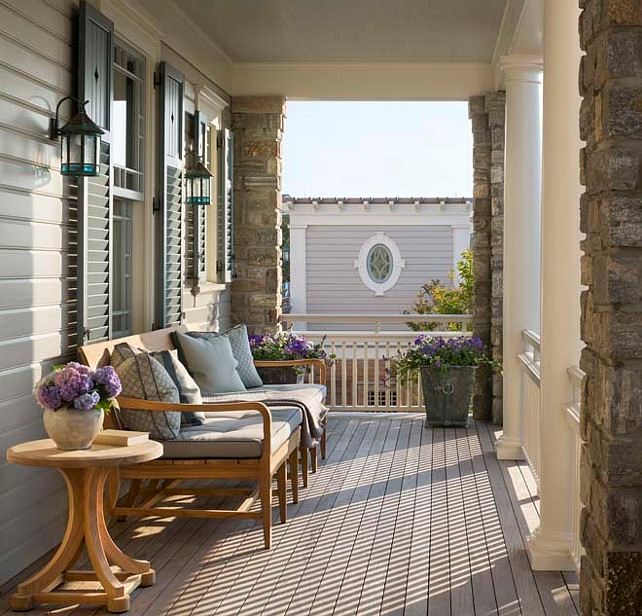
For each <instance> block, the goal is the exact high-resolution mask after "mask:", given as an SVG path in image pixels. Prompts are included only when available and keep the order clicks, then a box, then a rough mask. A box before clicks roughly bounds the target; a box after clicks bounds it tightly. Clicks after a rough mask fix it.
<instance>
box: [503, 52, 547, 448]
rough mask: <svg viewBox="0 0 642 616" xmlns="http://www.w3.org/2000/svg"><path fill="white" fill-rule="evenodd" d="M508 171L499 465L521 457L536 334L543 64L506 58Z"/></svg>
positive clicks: (504, 69) (506, 172)
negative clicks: (527, 344)
mask: <svg viewBox="0 0 642 616" xmlns="http://www.w3.org/2000/svg"><path fill="white" fill-rule="evenodd" d="M501 69H502V71H503V73H504V76H505V84H506V163H505V164H506V168H505V178H504V182H505V188H504V315H503V316H504V341H503V345H504V353H503V358H504V434H503V436H502V437H501V439H500V440H499V442H498V443H497V457H498V458H499V459H500V460H515V459H521V458H523V457H524V454H523V451H522V442H521V428H522V426H521V411H520V398H521V387H522V371H521V367H520V365H519V362H518V359H517V357H518V355H519V354H520V353H522V352H523V350H524V344H523V342H522V330H524V329H531V330H534V331H537V332H539V330H540V298H539V294H540V289H539V286H540V254H541V247H540V218H541V188H542V187H541V183H542V161H541V157H542V109H541V96H542V64H541V59H538V58H537V57H533V56H505V57H503V58H502V61H501Z"/></svg>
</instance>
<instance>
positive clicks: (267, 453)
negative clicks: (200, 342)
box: [79, 326, 326, 549]
mask: <svg viewBox="0 0 642 616" xmlns="http://www.w3.org/2000/svg"><path fill="white" fill-rule="evenodd" d="M177 330H178V331H188V327H186V326H179V327H174V328H167V329H162V330H157V331H153V332H149V333H144V334H140V335H134V336H128V337H126V338H120V339H116V340H109V341H105V342H98V343H93V344H89V345H86V346H82V347H80V348H79V355H80V358H81V360H82V361H83V362H84V363H85V364H86V365H88V366H90V367H92V368H97V367H99V366H104V365H108V364H109V362H110V356H111V353H112V351H113V349H114V347H115V346H116V345H117V344H119V343H123V342H126V343H129V344H130V345H131V346H133V347H135V348H139V349H142V350H146V351H150V352H152V351H163V350H172V349H174V344H173V342H172V337H171V333H172V332H173V331H177ZM255 365H256V366H257V367H270V366H286V365H287V366H308V367H313V369H314V371H315V374H318V376H319V380H320V382H321V383H325V364H324V363H323V362H322V361H320V360H296V361H288V362H267V361H261V362H255ZM242 396H243V394H242V392H241V393H239V399H242ZM119 402H120V405H121V407H123V408H127V409H131V410H139V411H151V412H166V411H176V410H180V411H203V412H205V413H206V414H214V417H215V418H216V417H219V414H220V417H221V418H226V420H227V421H229V420H230V418H231V419H232V420H234V419H235V418H236V417H237V415H241V416H242V417H247V416H248V415H250V414H251V415H253V416H255V417H256V418H257V419H256V422H258V417H259V416H260V428H257V427H255V428H254V429H255V431H256V429H259V430H260V432H261V435H262V436H261V442H262V444H261V447H260V455H258V457H256V456H257V454H247V452H246V453H245V454H243V455H241V456H239V457H219V456H211V457H210V456H208V457H204V458H198V457H195V458H191V457H186V456H181V457H180V458H177V459H172V458H168V457H163V458H161V459H158V460H153V461H151V462H145V463H143V464H137V465H134V466H128V467H124V468H121V469H120V470H119V471H118V473H119V474H118V475H114V476H112V477H111V478H110V480H109V500H110V506H111V508H112V513H113V514H114V515H115V516H117V517H121V518H122V517H126V516H163V517H205V518H223V517H241V518H254V519H260V520H261V522H262V525H263V533H264V541H265V547H266V548H268V549H269V548H270V546H271V527H272V496H273V491H272V482H273V479H274V478H276V482H277V490H276V493H277V494H278V502H279V509H280V517H281V521H282V522H285V521H286V519H287V512H286V493H287V475H288V471H287V464H288V463H289V465H290V479H291V486H292V497H293V500H294V502H297V501H298V468H299V445H300V435H301V428H300V426H297V427H295V428H292V426H289V429H290V433H289V434H288V435H287V438H285V437H284V434H285V433H284V432H283V426H281V428H280V429H279V430H278V431H277V432H276V433H275V431H274V428H275V427H278V425H277V424H278V423H279V422H277V421H275V420H274V416H278V413H279V412H278V411H271V410H270V409H269V408H268V407H267V406H266V405H265V404H263V403H261V402H249V401H246V402H232V403H229V402H221V403H213V404H212V403H208V404H202V405H189V404H168V403H162V402H154V401H148V400H139V399H132V398H123V397H121V398H119ZM250 411H254V412H255V413H248V412H250ZM230 414H231V415H230ZM107 421H108V422H111V423H109V425H110V427H118V426H117V425H116V424H114V418H109V417H108V419H107ZM285 421H286V423H287V421H288V419H287V418H286V419H285ZM282 423H283V421H281V424H282ZM239 425H240V422H239ZM244 425H246V426H247V421H245V424H244ZM279 425H280V424H279ZM286 427H288V426H286ZM325 441H326V439H325V430H324V434H323V437H322V439H321V455H322V457H325ZM168 442H169V441H168ZM301 454H302V455H301V467H302V471H303V476H304V477H303V479H304V485H307V472H308V464H307V462H308V456H309V455H310V454H311V456H312V469H313V470H316V458H317V452H316V449H314V450H312V451H310V452H308V451H307V450H303V451H302V452H301ZM195 479H196V480H199V479H200V480H211V479H225V480H239V481H241V480H244V481H251V482H253V483H255V484H256V485H257V487H256V488H252V489H246V488H238V487H232V488H193V487H187V486H184V485H183V483H184V482H185V481H188V480H195ZM123 480H131V484H130V488H129V492H128V493H127V494H126V495H125V496H124V497H123V498H122V499H119V497H118V496H119V494H120V483H121V481H123ZM177 495H185V496H205V497H207V496H214V495H223V496H237V497H239V499H242V501H241V503H240V504H239V505H238V506H237V507H236V508H235V509H188V508H176V507H175V505H174V504H172V505H173V506H172V507H171V508H170V507H168V506H165V507H163V506H162V504H163V501H166V500H167V499H168V498H170V497H175V496H177ZM257 498H258V500H259V501H260V509H259V511H255V510H252V507H253V505H254V503H255V502H256V500H257Z"/></svg>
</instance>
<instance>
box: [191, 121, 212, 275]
mask: <svg viewBox="0 0 642 616" xmlns="http://www.w3.org/2000/svg"><path fill="white" fill-rule="evenodd" d="M194 124H195V126H194V136H195V139H194V151H195V152H196V153H197V155H198V156H200V157H202V159H203V164H204V165H205V166H206V167H207V168H208V169H210V167H211V164H212V155H211V152H210V125H209V122H208V121H207V117H206V116H205V114H204V113H203V112H202V111H197V112H196V114H195V116H194ZM206 207H207V206H204V205H197V206H194V207H193V212H192V217H193V221H194V222H193V224H194V229H193V246H192V250H193V253H192V254H193V257H192V258H193V271H192V276H193V278H194V280H195V281H197V282H198V281H201V280H205V277H206V269H205V259H206V244H207V223H206V218H207V216H206V212H207V211H206V209H205V208H206Z"/></svg>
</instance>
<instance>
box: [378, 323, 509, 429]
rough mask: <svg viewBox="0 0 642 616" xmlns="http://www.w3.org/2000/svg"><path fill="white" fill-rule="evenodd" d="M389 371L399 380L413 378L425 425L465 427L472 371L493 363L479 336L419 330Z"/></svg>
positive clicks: (471, 386)
mask: <svg viewBox="0 0 642 616" xmlns="http://www.w3.org/2000/svg"><path fill="white" fill-rule="evenodd" d="M394 359H395V363H394V365H393V367H392V368H391V370H390V372H391V375H392V376H393V377H394V378H396V379H397V380H399V381H400V382H401V383H407V382H408V381H416V379H417V378H418V376H419V375H421V388H422V392H423V396H424V406H425V408H426V427H428V426H450V427H467V426H468V415H469V412H470V406H471V403H472V397H473V386H474V383H475V372H476V370H477V368H478V367H479V366H482V365H496V362H493V360H492V359H491V358H490V357H489V355H488V353H487V352H486V349H485V348H484V345H483V343H482V341H481V340H480V339H479V338H467V337H459V338H448V339H444V338H441V337H435V336H430V335H428V334H422V335H421V336H419V337H418V338H417V339H416V340H415V341H414V342H413V343H412V344H411V345H410V347H409V348H408V350H407V351H405V352H404V353H401V354H400V355H398V356H397V357H396V358H394Z"/></svg>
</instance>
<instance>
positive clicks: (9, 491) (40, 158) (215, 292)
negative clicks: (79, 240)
mask: <svg viewBox="0 0 642 616" xmlns="http://www.w3.org/2000/svg"><path fill="white" fill-rule="evenodd" d="M92 4H93V5H94V6H96V7H97V8H98V9H100V10H101V11H102V12H103V13H105V14H106V15H107V16H108V17H109V18H110V19H112V20H113V21H114V23H115V31H116V36H117V37H119V38H121V39H123V40H125V41H126V42H127V43H128V44H130V45H131V46H133V47H137V48H138V49H139V50H140V51H141V52H143V53H144V54H145V55H146V57H147V64H148V73H147V79H148V84H147V86H148V87H147V92H146V96H147V100H148V108H147V112H148V117H147V131H146V132H147V137H146V139H147V154H148V161H147V164H146V177H147V186H146V200H145V204H144V207H145V210H144V216H142V218H144V221H143V222H144V225H145V230H144V233H141V236H140V237H137V238H136V241H137V242H138V244H142V245H145V248H144V250H145V254H144V255H143V258H141V260H140V261H141V263H140V267H141V268H144V272H141V276H140V278H139V280H140V281H141V282H143V284H140V285H139V289H138V290H135V292H136V291H138V293H140V294H142V295H144V297H143V298H142V299H141V301H142V303H143V308H142V309H141V310H140V311H139V314H138V315H135V318H134V329H135V331H141V330H146V329H150V328H151V326H152V319H153V305H154V299H153V291H154V290H153V262H154V260H153V254H154V253H153V243H152V240H151V238H153V237H154V233H153V227H152V226H151V222H150V221H151V211H152V196H153V194H154V185H153V183H152V181H153V175H154V169H155V168H156V158H155V155H154V149H153V148H154V143H155V135H154V132H153V131H154V130H155V129H154V126H155V124H154V122H155V117H154V115H153V114H154V105H155V100H156V97H155V94H154V90H153V89H152V78H153V71H154V70H158V69H157V67H158V62H159V61H161V60H168V61H169V62H172V63H173V64H174V65H175V66H177V68H178V69H179V70H181V71H183V73H184V74H185V79H186V81H187V82H191V83H194V84H199V90H196V89H195V87H194V86H191V88H190V89H189V97H191V98H190V102H191V104H192V105H193V104H194V101H196V100H198V101H199V107H200V108H201V109H209V114H208V117H209V119H210V120H211V121H216V122H218V126H219V127H220V122H221V119H222V117H223V113H224V112H223V109H222V108H217V106H216V105H217V104H218V105H220V104H221V99H219V98H217V97H216V96H215V95H214V94H212V93H216V92H217V91H219V90H218V89H217V87H216V86H215V85H214V84H213V82H212V81H210V80H208V78H207V77H206V76H205V75H203V73H201V72H199V71H197V70H196V69H195V68H194V67H193V66H192V65H191V64H190V63H189V62H187V61H186V60H184V59H183V58H186V57H187V58H191V59H195V58H197V59H198V61H199V62H201V61H202V64H201V65H202V66H206V67H209V68H211V67H213V66H214V64H215V60H214V58H215V57H216V54H217V53H218V52H217V51H216V50H215V48H213V47H211V46H210V45H211V44H210V43H206V42H204V41H203V40H199V39H198V35H194V34H192V36H184V37H180V36H179V37H178V41H179V42H178V43H177V41H176V40H175V39H176V37H177V35H176V32H181V31H185V32H189V31H190V28H189V27H188V24H187V23H186V22H185V21H184V20H183V19H182V18H181V16H180V13H178V12H177V13H174V14H172V15H171V16H168V19H169V18H171V20H172V23H171V27H169V24H168V23H158V24H156V23H155V22H154V19H155V16H152V15H151V14H150V13H146V12H144V11H142V12H140V13H137V14H134V13H133V11H134V10H139V9H135V8H134V7H135V5H136V3H135V2H125V0H102V1H100V0H96V1H94V2H92ZM77 6H78V2H77V1H76V0H28V1H25V0H3V1H2V3H1V4H0V584H2V583H4V582H6V581H7V580H8V579H9V578H11V577H12V576H14V575H16V574H17V573H18V572H19V571H21V570H22V569H24V568H25V567H27V566H28V565H29V564H30V563H32V562H33V561H34V560H35V559H37V558H38V557H40V556H41V555H42V554H43V553H45V552H46V551H48V550H49V549H51V548H52V547H53V546H55V545H56V544H57V543H58V542H59V541H60V539H61V538H62V532H63V530H64V519H65V509H66V495H65V490H64V489H63V484H62V480H61V479H60V478H59V476H58V475H57V473H56V472H55V471H53V470H44V469H30V468H27V467H21V466H16V465H9V464H7V462H6V452H7V449H8V448H9V447H11V446H12V445H15V444H17V443H20V442H23V441H28V440H31V439H36V438H42V437H43V436H44V430H43V426H42V411H41V410H40V409H39V408H38V406H37V405H36V404H35V402H34V400H33V397H32V388H33V386H34V383H35V382H36V380H38V379H39V378H40V377H41V376H42V375H44V374H45V373H47V372H48V371H49V370H50V369H51V367H52V365H53V364H55V363H60V362H64V361H68V360H72V359H75V358H76V355H75V320H76V314H75V310H76V288H75V286H76V269H75V266H76V255H75V251H76V244H75V242H76V190H75V188H73V187H70V183H69V182H68V181H66V180H63V178H62V177H61V176H60V173H59V170H60V157H59V146H58V144H57V142H55V141H51V140H50V139H49V138H48V127H49V120H50V119H51V118H52V117H53V110H54V109H55V107H56V104H57V103H58V101H59V100H60V99H61V98H63V97H65V96H67V95H69V94H72V93H73V92H72V87H74V86H73V84H74V81H75V78H74V75H73V74H72V67H73V66H75V65H76V53H77V42H76V41H75V40H74V36H75V34H74V33H75V32H76V31H77V25H76V22H77ZM159 19H160V17H159ZM161 31H166V32H169V31H171V32H173V33H174V40H173V41H172V42H171V43H172V44H173V45H176V46H177V49H176V51H174V50H172V49H171V48H170V47H169V46H168V45H165V44H164V43H162V42H161V35H160V32H161ZM191 31H192V32H193V31H194V29H193V27H192V28H191ZM181 45H183V46H184V47H181ZM190 45H191V46H192V49H190V48H188V46H190ZM199 97H200V98H199ZM61 112H62V116H63V119H65V118H68V116H69V113H70V106H69V105H67V104H66V105H63V107H62V108H61ZM214 128H217V126H216V125H213V129H214ZM215 211H216V208H211V210H210V211H209V212H208V216H210V218H212V220H211V225H210V230H211V231H210V233H211V234H212V236H214V237H215V227H214V219H213V216H214V212H215ZM213 241H214V240H213ZM210 247H211V253H212V254H215V252H216V251H215V247H214V246H213V244H212V245H211V246H208V250H209V249H210ZM215 270H216V268H215V265H212V264H210V266H209V267H208V273H209V275H208V281H206V282H205V283H203V284H202V285H201V287H200V292H197V293H195V294H193V293H192V292H191V288H186V289H185V295H184V303H183V306H184V311H185V314H186V317H185V318H186V320H188V321H191V322H193V323H197V324H201V325H203V326H207V327H210V328H214V327H217V326H218V327H225V326H227V325H228V324H229V285H225V284H219V283H216V282H209V280H213V279H215V278H216V274H215Z"/></svg>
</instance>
